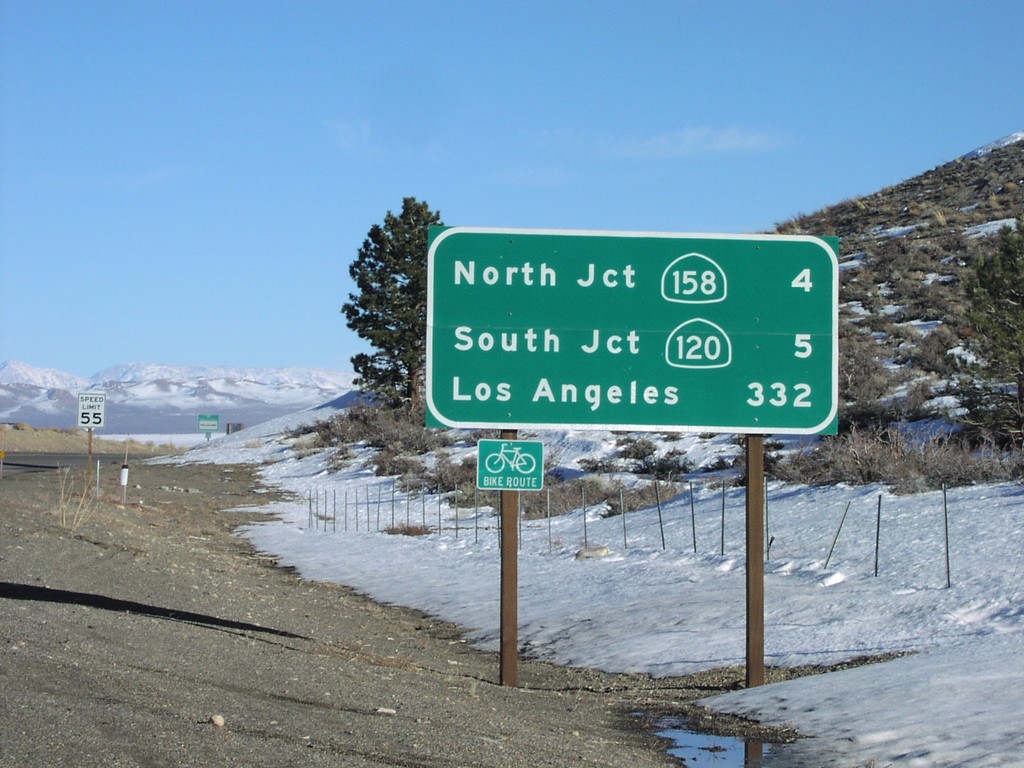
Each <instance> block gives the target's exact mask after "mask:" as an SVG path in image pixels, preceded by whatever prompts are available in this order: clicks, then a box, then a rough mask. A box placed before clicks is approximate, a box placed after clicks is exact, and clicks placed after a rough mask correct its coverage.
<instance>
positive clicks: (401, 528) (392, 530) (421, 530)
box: [384, 523, 432, 536]
mask: <svg viewBox="0 0 1024 768" xmlns="http://www.w3.org/2000/svg"><path fill="white" fill-rule="evenodd" d="M431 532H432V531H431V529H430V528H429V527H428V526H425V525H410V524H409V523H396V524H395V525H389V526H388V527H387V528H385V529H384V533H387V534H389V535H391V536H429V535H430V534H431Z"/></svg>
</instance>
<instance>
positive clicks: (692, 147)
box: [543, 127, 782, 161]
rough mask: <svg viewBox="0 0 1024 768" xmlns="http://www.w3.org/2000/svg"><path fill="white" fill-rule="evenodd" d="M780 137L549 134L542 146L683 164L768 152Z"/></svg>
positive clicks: (722, 132) (725, 131)
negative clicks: (708, 157)
mask: <svg viewBox="0 0 1024 768" xmlns="http://www.w3.org/2000/svg"><path fill="white" fill-rule="evenodd" d="M781 143H782V142H781V140H780V139H779V137H777V136H775V135H773V134H771V133H767V132H765V131H756V130H750V129H746V128H708V127H697V128H679V129H675V130H669V131H663V132H661V133H655V134H651V135H646V136H614V135H611V134H587V133H581V132H579V131H573V130H569V131H549V132H547V133H546V134H545V135H544V137H543V145H544V146H545V148H547V149H549V150H555V151H560V152H566V151H568V152H573V153H576V154H582V155H588V156H597V157H601V158H604V159H606V160H616V161H621V160H682V159H684V158H687V157H698V156H701V155H712V154H715V155H718V154H750V153H759V152H769V151H771V150H774V149H776V148H778V147H779V146H780V145H781Z"/></svg>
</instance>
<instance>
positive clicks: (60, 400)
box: [0, 360, 356, 435]
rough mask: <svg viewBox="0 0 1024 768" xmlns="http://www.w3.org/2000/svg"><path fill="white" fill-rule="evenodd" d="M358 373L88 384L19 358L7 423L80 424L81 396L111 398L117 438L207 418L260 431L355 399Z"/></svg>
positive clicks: (150, 375) (280, 372)
mask: <svg viewBox="0 0 1024 768" xmlns="http://www.w3.org/2000/svg"><path fill="white" fill-rule="evenodd" d="M354 379H355V374H353V373H344V372H337V371H322V370H313V369H307V368H233V367H224V366H174V365H155V364H133V365H119V366H114V367H112V368H106V369H104V370H102V371H100V372H99V373H97V374H96V375H94V376H92V377H90V378H88V379H83V378H82V377H80V376H74V375H72V374H70V373H64V372H63V371H56V370H53V369H46V368H35V367H33V366H31V365H27V364H25V363H21V362H18V361H15V360H8V361H7V362H4V363H0V422H7V423H25V424H28V425H30V426H32V427H36V428H58V429H60V428H70V427H74V426H76V424H75V419H76V415H77V409H78V394H79V393H80V392H87V391H88V392H103V393H105V394H106V396H107V397H106V425H105V427H104V430H105V432H107V433H109V434H131V435H143V434H161V435H163V434H166V435H170V434H186V433H189V432H196V431H198V423H197V417H198V415H199V414H214V413H215V414H217V415H219V416H220V423H221V428H222V430H223V429H224V428H225V425H226V424H228V423H235V424H244V425H248V426H252V425H253V424H258V423H261V422H263V421H267V420H268V419H272V418H276V417H277V416H282V415H285V414H287V413H294V412H295V411H300V410H304V409H306V408H313V407H316V406H319V405H323V404H325V403H329V402H335V401H339V400H340V401H342V402H344V401H345V400H346V399H348V398H354V397H355V396H356V395H355V392H356V390H355V387H354V385H353V380H354Z"/></svg>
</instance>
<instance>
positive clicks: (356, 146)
mask: <svg viewBox="0 0 1024 768" xmlns="http://www.w3.org/2000/svg"><path fill="white" fill-rule="evenodd" d="M327 129H328V130H329V131H330V132H331V135H332V136H333V137H334V140H335V142H336V143H337V146H338V149H340V150H341V151H342V152H344V153H345V154H346V155H363V154H366V153H367V152H370V151H371V150H372V149H373V130H372V129H371V128H370V124H369V123H368V122H367V121H366V120H328V121H327Z"/></svg>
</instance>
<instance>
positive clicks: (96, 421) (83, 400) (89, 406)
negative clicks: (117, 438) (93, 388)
mask: <svg viewBox="0 0 1024 768" xmlns="http://www.w3.org/2000/svg"><path fill="white" fill-rule="evenodd" d="M106 411H107V396H106V394H105V393H103V392H82V393H80V394H79V395H78V426H80V427H84V428H86V429H99V428H100V427H102V426H103V421H104V417H105V416H106Z"/></svg>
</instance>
